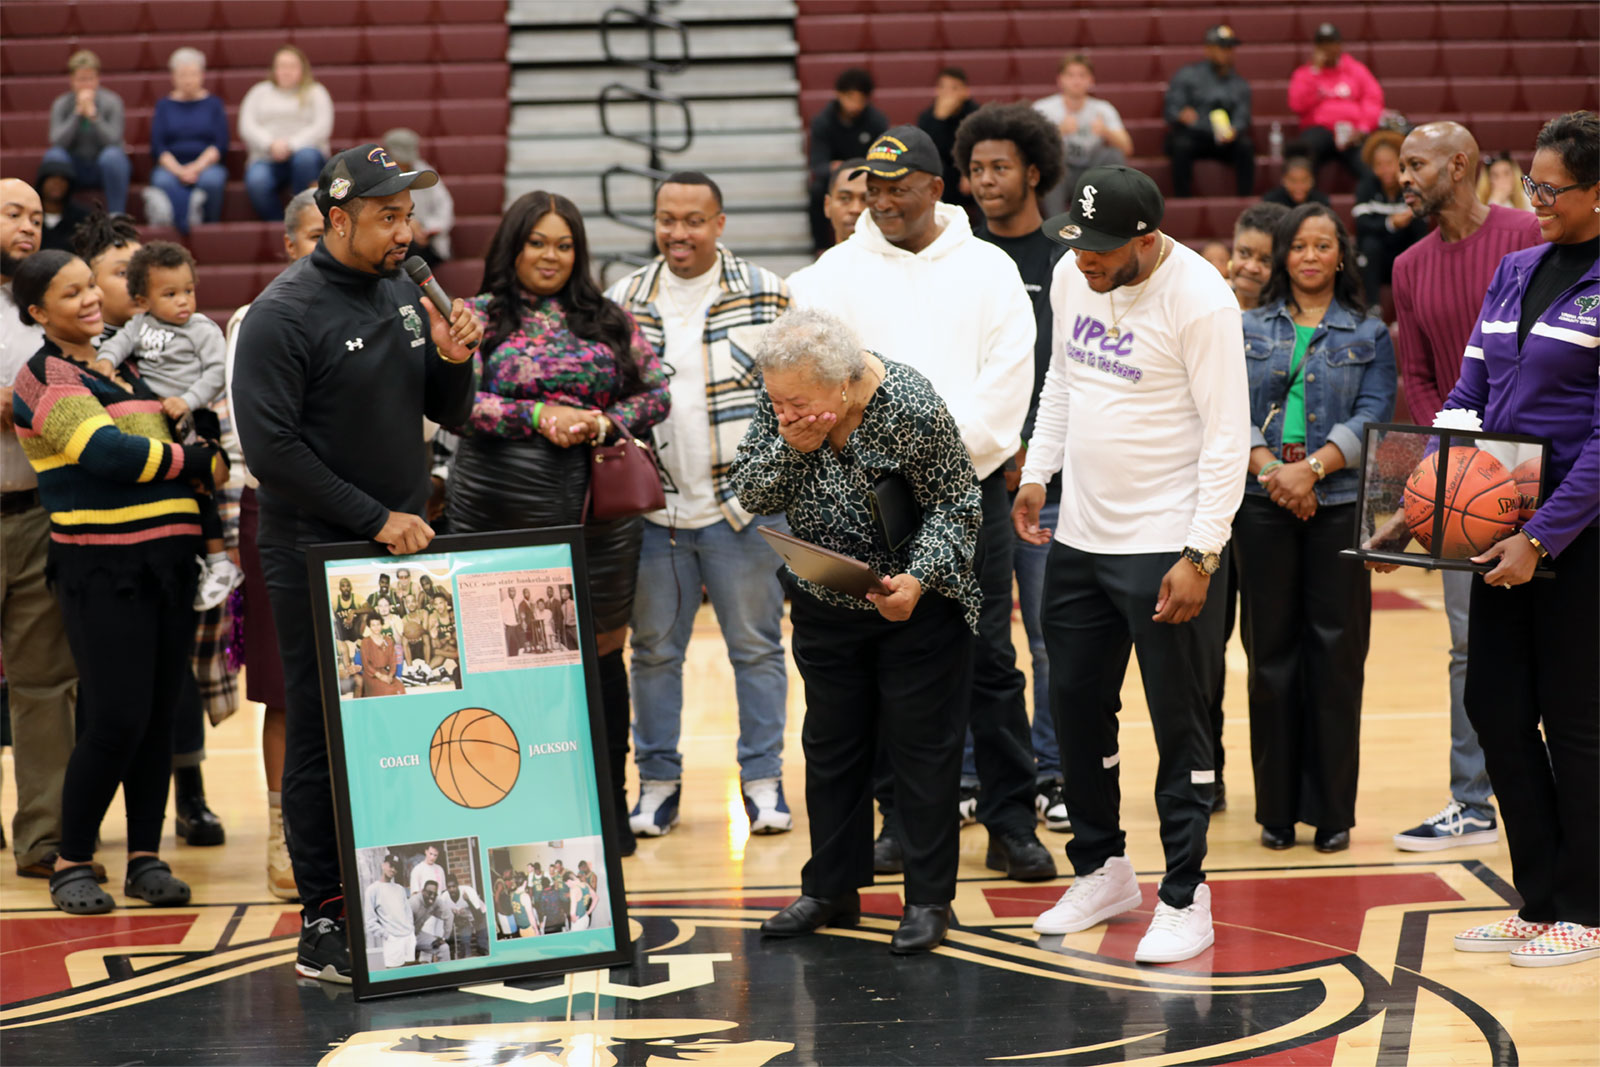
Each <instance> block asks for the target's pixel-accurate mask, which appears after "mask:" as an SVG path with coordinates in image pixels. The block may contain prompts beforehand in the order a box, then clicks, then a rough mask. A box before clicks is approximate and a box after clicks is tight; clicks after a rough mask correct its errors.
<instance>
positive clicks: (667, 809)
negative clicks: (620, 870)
mask: <svg viewBox="0 0 1600 1067" xmlns="http://www.w3.org/2000/svg"><path fill="white" fill-rule="evenodd" d="M682 797H683V783H682V782H680V781H677V780H676V779H674V780H672V781H653V780H650V779H646V780H645V781H643V782H641V783H640V784H639V802H638V803H637V804H635V805H634V806H633V812H632V814H630V815H629V816H628V825H629V826H631V827H633V832H634V833H635V834H638V835H639V836H640V837H661V836H663V835H665V834H666V833H667V832H668V831H669V830H671V829H672V828H673V827H674V826H676V825H678V801H679V800H680V799H681V798H682Z"/></svg>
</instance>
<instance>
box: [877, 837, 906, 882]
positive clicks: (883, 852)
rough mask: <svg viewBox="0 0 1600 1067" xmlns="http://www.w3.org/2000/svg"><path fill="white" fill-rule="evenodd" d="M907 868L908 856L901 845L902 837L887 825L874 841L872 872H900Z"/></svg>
mask: <svg viewBox="0 0 1600 1067" xmlns="http://www.w3.org/2000/svg"><path fill="white" fill-rule="evenodd" d="M905 869H906V856H905V851H904V850H903V849H901V847H900V839H899V838H898V837H896V836H894V834H893V833H892V832H890V830H889V828H888V827H887V826H885V827H884V828H883V832H882V833H880V834H878V839H877V840H876V841H874V842H873V843H872V873H873V874H899V873H900V872H901V871H903V870H905Z"/></svg>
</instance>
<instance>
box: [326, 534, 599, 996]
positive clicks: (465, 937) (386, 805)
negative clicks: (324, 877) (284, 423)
mask: <svg viewBox="0 0 1600 1067" xmlns="http://www.w3.org/2000/svg"><path fill="white" fill-rule="evenodd" d="M372 550H373V546H372V545H371V544H370V543H359V544H337V545H322V546H316V547H313V548H312V549H310V550H309V551H308V552H307V562H308V566H309V568H310V571H311V595H312V597H313V600H314V609H315V610H314V611H313V617H314V619H315V626H316V637H317V648H318V666H319V668H320V671H321V678H322V698H323V712H324V715H325V717H326V721H327V729H328V751H329V755H330V759H331V762H332V769H333V780H334V790H333V793H334V802H335V807H336V809H337V810H336V815H337V826H338V834H339V854H340V860H341V863H342V864H343V867H344V884H345V906H346V911H347V915H348V918H349V921H348V930H349V942H350V962H351V970H352V978H353V981H354V985H355V993H356V996H357V997H362V998H365V997H378V996H387V995H390V994H394V993H406V992H414V991H418V990H424V989H436V988H449V987H454V986H461V985H470V984H475V983H479V982H488V981H504V980H506V979H510V978H522V977H533V976H538V975H545V974H554V973H562V972H566V971H576V970H591V969H595V968H600V967H607V966H612V965H616V964H625V963H626V962H628V960H629V958H630V945H629V933H628V919H627V912H626V905H625V903H624V895H623V885H622V867H621V862H620V857H619V856H618V853H617V844H616V841H617V839H616V834H617V827H616V826H615V825H614V819H615V813H614V812H613V810H612V805H611V804H609V803H604V802H602V798H605V797H609V796H611V782H610V767H609V763H608V761H607V759H606V756H605V751H606V746H605V734H604V726H603V717H602V713H601V707H600V697H599V679H598V675H597V674H596V668H595V663H596V657H595V651H594V648H595V646H594V632H593V626H592V622H591V619H590V615H589V598H588V585H587V582H586V580H585V575H586V573H587V571H586V564H585V560H584V555H583V537H582V532H581V531H580V530H579V529H578V528H577V527H565V528H557V529H545V530H518V531H512V532H505V533H492V534H470V535H460V536H446V537H439V538H435V539H434V541H433V543H432V544H431V545H430V546H429V548H428V551H427V552H426V553H423V554H421V555H415V556H393V555H382V556H374V555H373V554H372Z"/></svg>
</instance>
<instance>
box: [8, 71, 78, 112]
mask: <svg viewBox="0 0 1600 1067" xmlns="http://www.w3.org/2000/svg"><path fill="white" fill-rule="evenodd" d="M66 91H67V79H66V78H64V77H59V76H58V77H53V78H50V77H43V76H38V77H31V78H6V79H5V80H4V81H0V108H4V109H5V113H6V114H7V115H8V116H9V115H15V114H16V113H17V112H19V111H49V110H50V105H51V104H53V103H54V102H55V99H56V97H58V96H60V95H61V94H62V93H64V92H66Z"/></svg>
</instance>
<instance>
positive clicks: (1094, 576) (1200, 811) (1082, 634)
mask: <svg viewBox="0 0 1600 1067" xmlns="http://www.w3.org/2000/svg"><path fill="white" fill-rule="evenodd" d="M1180 558H1181V557H1180V556H1179V555H1178V553H1176V552H1152V553H1142V554H1138V555H1126V556H1113V555H1104V554H1095V553H1088V552H1082V551H1079V550H1078V549H1075V548H1071V547H1069V546H1067V545H1064V544H1061V543H1060V542H1059V541H1058V542H1056V543H1055V544H1052V545H1051V546H1050V556H1049V559H1048V560H1046V562H1045V572H1044V605H1043V613H1042V614H1043V618H1042V621H1043V624H1044V644H1045V650H1046V651H1047V652H1048V653H1049V655H1050V714H1051V715H1052V716H1054V718H1055V721H1056V736H1057V738H1058V739H1059V740H1060V743H1061V771H1062V777H1063V779H1064V786H1063V789H1062V794H1063V796H1064V798H1065V800H1066V802H1067V814H1068V815H1069V816H1071V818H1072V831H1073V837H1072V840H1071V841H1070V842H1069V843H1068V844H1067V859H1069V860H1070V861H1071V862H1072V869H1073V870H1074V871H1075V872H1077V873H1078V874H1088V873H1090V872H1091V871H1094V870H1096V869H1098V868H1099V867H1100V866H1102V865H1103V864H1104V863H1105V861H1106V860H1108V859H1110V858H1111V857H1113V856H1120V855H1122V854H1124V852H1126V850H1127V834H1126V833H1124V832H1123V829H1122V820H1121V808H1122V784H1121V770H1120V764H1121V753H1120V751H1119V749H1118V745H1117V713H1118V712H1119V711H1121V710H1122V697H1121V690H1122V681H1123V678H1124V676H1125V675H1126V674H1127V672H1128V655H1129V653H1130V652H1137V653H1138V655H1139V674H1140V677H1141V678H1142V679H1143V680H1144V695H1145V702H1146V704H1148V705H1149V708H1150V724H1151V726H1153V727H1154V729H1155V737H1156V749H1157V751H1158V752H1159V753H1160V759H1159V762H1158V764H1157V768H1156V811H1157V813H1158V815H1159V816H1160V819H1161V844H1162V847H1163V848H1164V850H1165V852H1166V860H1167V871H1166V876H1165V877H1164V878H1163V879H1162V882H1161V889H1160V896H1161V899H1162V900H1163V901H1165V902H1166V903H1167V904H1169V905H1171V906H1172V907H1174V908H1186V907H1188V906H1189V904H1190V903H1191V902H1192V901H1193V900H1194V891H1195V887H1196V886H1198V885H1199V884H1200V883H1201V882H1203V881H1205V873H1204V871H1203V870H1202V869H1201V867H1202V865H1203V864H1204V862H1205V857H1206V831H1207V829H1208V828H1209V827H1210V824H1211V800H1212V797H1213V795H1214V793H1215V791H1216V785H1215V781H1216V755H1215V752H1214V746H1213V743H1212V740H1211V718H1210V709H1211V702H1212V697H1213V696H1214V695H1215V693H1216V688H1217V675H1218V674H1219V673H1220V672H1221V671H1222V622H1223V618H1222V617H1223V611H1224V609H1223V604H1222V597H1221V596H1210V595H1208V596H1207V597H1206V604H1205V607H1204V608H1203V609H1201V611H1200V614H1199V615H1197V616H1196V617H1195V618H1193V619H1191V620H1190V621H1188V622H1186V623H1182V624H1180V625H1176V626H1175V625H1172V624H1170V623H1164V622H1155V621H1153V620H1152V619H1151V616H1152V615H1154V614H1155V604H1156V599H1157V597H1158V596H1159V595H1160V592H1161V579H1162V578H1163V577H1164V576H1165V575H1166V573H1167V571H1169V570H1170V569H1171V568H1172V565H1173V564H1174V563H1176V562H1177V561H1178V560H1179V559H1180ZM1185 566H1188V564H1185ZM1218 592H1220V590H1218Z"/></svg>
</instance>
